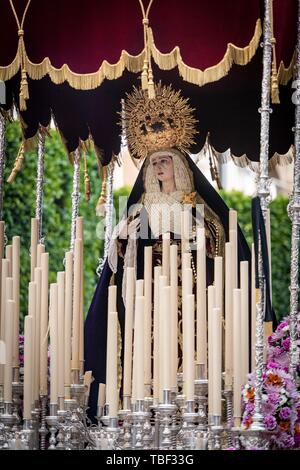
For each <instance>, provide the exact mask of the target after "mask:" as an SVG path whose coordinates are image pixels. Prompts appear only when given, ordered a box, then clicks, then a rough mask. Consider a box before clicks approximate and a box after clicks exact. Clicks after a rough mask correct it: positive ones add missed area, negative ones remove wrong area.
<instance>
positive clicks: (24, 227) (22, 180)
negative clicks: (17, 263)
mask: <svg viewBox="0 0 300 470" xmlns="http://www.w3.org/2000/svg"><path fill="white" fill-rule="evenodd" d="M19 145H20V129H19V125H18V124H17V123H13V124H10V125H9V126H8V129H7V163H6V170H5V175H6V177H7V176H8V175H9V173H10V171H11V169H12V167H13V163H14V159H15V157H16V154H17V152H18V148H19ZM82 167H83V162H82ZM88 169H89V175H90V179H91V188H92V195H91V199H90V202H87V201H85V197H84V183H83V168H81V170H82V171H81V197H80V211H79V212H80V215H82V216H83V217H84V238H85V272H84V277H85V278H84V282H85V289H84V304H85V311H87V309H88V306H89V304H90V302H91V299H92V296H93V292H94V290H95V285H96V282H97V275H96V272H95V271H96V267H97V264H98V258H99V257H100V255H101V253H102V249H103V241H102V240H99V239H98V238H97V236H96V226H97V223H98V218H97V217H96V215H95V206H96V202H97V199H98V197H99V193H100V189H101V182H100V180H99V177H98V170H97V162H96V157H95V156H94V155H92V154H91V155H88ZM36 171H37V151H36V149H35V150H33V151H31V152H28V153H26V155H25V160H24V165H23V169H22V170H21V172H20V173H19V174H18V175H17V177H16V179H15V181H14V182H13V183H12V184H8V183H5V187H4V191H5V198H4V220H5V223H6V234H7V237H8V242H9V243H11V239H12V236H14V235H20V236H21V314H22V316H24V315H25V313H26V312H27V290H28V282H29V278H30V258H29V248H30V219H31V218H32V217H34V216H35V183H36ZM72 180H73V172H72V166H71V164H70V162H69V160H68V156H67V154H66V152H65V150H64V147H63V145H62V143H61V139H60V137H59V135H58V134H57V132H55V131H51V139H49V138H47V139H46V152H45V192H44V212H43V234H44V235H45V245H46V251H48V252H49V253H50V277H49V279H50V282H55V279H56V273H57V271H61V270H63V269H64V266H63V259H64V255H65V252H66V251H68V249H69V245H70V232H71V204H72V202H71V194H72Z"/></svg>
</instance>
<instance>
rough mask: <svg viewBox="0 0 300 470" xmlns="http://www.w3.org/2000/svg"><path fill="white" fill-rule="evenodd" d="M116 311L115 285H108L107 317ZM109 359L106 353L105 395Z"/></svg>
mask: <svg viewBox="0 0 300 470" xmlns="http://www.w3.org/2000/svg"><path fill="white" fill-rule="evenodd" d="M116 311H117V286H109V288H108V307H107V315H108V316H107V318H109V314H110V313H111V312H116ZM108 329H109V324H108V326H107V341H108V338H109V334H110V333H109V331H108ZM107 352H108V345H107ZM110 361H111V357H109V355H108V354H107V355H106V395H107V396H109V395H110V390H109V386H110V385H109V384H110V381H109V374H110Z"/></svg>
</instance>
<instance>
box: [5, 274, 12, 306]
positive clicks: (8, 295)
mask: <svg viewBox="0 0 300 470" xmlns="http://www.w3.org/2000/svg"><path fill="white" fill-rule="evenodd" d="M5 289H6V301H7V300H14V282H13V278H12V277H7V278H6V282H5ZM6 305H7V304H6Z"/></svg>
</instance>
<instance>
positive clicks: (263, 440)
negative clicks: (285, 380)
mask: <svg viewBox="0 0 300 470" xmlns="http://www.w3.org/2000/svg"><path fill="white" fill-rule="evenodd" d="M272 434H274V433H272V432H270V431H266V430H263V431H261V430H258V429H252V427H251V428H250V429H247V430H241V431H240V439H239V440H240V443H241V446H242V448H243V449H245V450H269V449H270V437H271V435H272Z"/></svg>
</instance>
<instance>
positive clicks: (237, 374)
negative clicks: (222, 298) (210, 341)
mask: <svg viewBox="0 0 300 470" xmlns="http://www.w3.org/2000/svg"><path fill="white" fill-rule="evenodd" d="M241 365H242V363H241V291H240V289H234V290H233V416H234V418H235V423H236V424H237V425H239V422H240V418H241V393H242V391H241V386H242V381H241Z"/></svg>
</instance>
